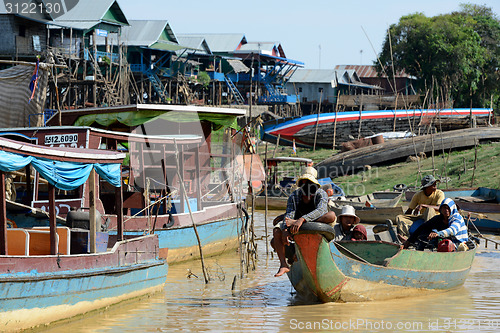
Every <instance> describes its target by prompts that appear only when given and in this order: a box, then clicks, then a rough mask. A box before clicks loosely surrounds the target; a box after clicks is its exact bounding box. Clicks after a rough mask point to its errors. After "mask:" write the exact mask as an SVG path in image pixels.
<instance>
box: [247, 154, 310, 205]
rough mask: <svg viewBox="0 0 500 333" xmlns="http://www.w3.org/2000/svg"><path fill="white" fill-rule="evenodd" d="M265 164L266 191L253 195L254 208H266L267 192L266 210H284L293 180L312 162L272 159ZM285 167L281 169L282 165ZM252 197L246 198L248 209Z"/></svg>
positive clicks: (295, 158)
mask: <svg viewBox="0 0 500 333" xmlns="http://www.w3.org/2000/svg"><path fill="white" fill-rule="evenodd" d="M265 163H266V174H267V175H268V176H267V189H265V188H263V189H262V191H261V192H260V193H258V194H257V195H255V206H254V207H255V208H256V209H265V208H266V192H267V208H268V209H271V210H284V209H286V203H287V200H288V196H289V195H290V194H291V193H292V192H293V190H294V187H293V186H294V184H295V179H296V178H297V177H298V176H300V172H301V170H302V169H303V168H304V167H307V166H311V165H312V164H313V161H312V160H311V159H310V158H302V157H286V156H284V157H272V158H268V159H267V161H266V162H265ZM284 164H286V165H288V166H289V167H287V168H286V169H285V170H282V169H283V165H284ZM283 174H285V175H283ZM252 198H253V196H252V195H248V196H247V197H246V203H247V206H248V207H251V206H252V200H253V199H252Z"/></svg>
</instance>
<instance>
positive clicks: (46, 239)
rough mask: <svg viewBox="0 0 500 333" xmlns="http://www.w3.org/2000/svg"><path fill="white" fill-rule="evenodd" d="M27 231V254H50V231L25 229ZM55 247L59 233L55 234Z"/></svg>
mask: <svg viewBox="0 0 500 333" xmlns="http://www.w3.org/2000/svg"><path fill="white" fill-rule="evenodd" d="M26 231H27V232H28V233H29V255H31V256H33V255H50V231H49V230H40V229H26ZM56 247H57V248H59V235H56Z"/></svg>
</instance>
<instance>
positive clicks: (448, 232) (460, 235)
mask: <svg viewBox="0 0 500 333" xmlns="http://www.w3.org/2000/svg"><path fill="white" fill-rule="evenodd" d="M439 213H440V214H438V215H436V216H434V217H433V218H431V219H430V220H429V221H427V222H425V223H424V224H422V225H421V226H420V227H418V228H417V230H415V231H414V232H413V233H412V235H411V236H410V238H408V240H407V241H406V242H404V244H403V247H404V248H405V249H407V248H408V247H409V246H410V245H411V244H413V243H415V242H416V241H417V240H418V239H419V238H420V237H425V238H427V239H428V240H432V239H434V238H451V239H452V241H453V243H455V246H457V247H459V246H460V244H462V243H464V242H467V241H468V240H469V237H468V231H467V226H466V225H465V221H464V219H463V217H462V215H460V213H459V212H458V209H457V206H456V205H455V202H454V201H453V200H452V199H450V198H446V199H444V200H443V203H442V204H441V205H440V206H439Z"/></svg>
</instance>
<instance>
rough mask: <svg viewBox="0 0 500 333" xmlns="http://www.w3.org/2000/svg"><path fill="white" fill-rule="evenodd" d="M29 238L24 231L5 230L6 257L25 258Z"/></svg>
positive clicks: (27, 253) (27, 252) (27, 251)
mask: <svg viewBox="0 0 500 333" xmlns="http://www.w3.org/2000/svg"><path fill="white" fill-rule="evenodd" d="M29 242H30V236H29V234H28V232H27V231H26V230H25V229H18V228H8V229H7V255H9V256H27V255H29Z"/></svg>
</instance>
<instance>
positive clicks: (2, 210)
mask: <svg viewBox="0 0 500 333" xmlns="http://www.w3.org/2000/svg"><path fill="white" fill-rule="evenodd" d="M6 254H7V202H6V193H5V172H3V171H0V255H6Z"/></svg>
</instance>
